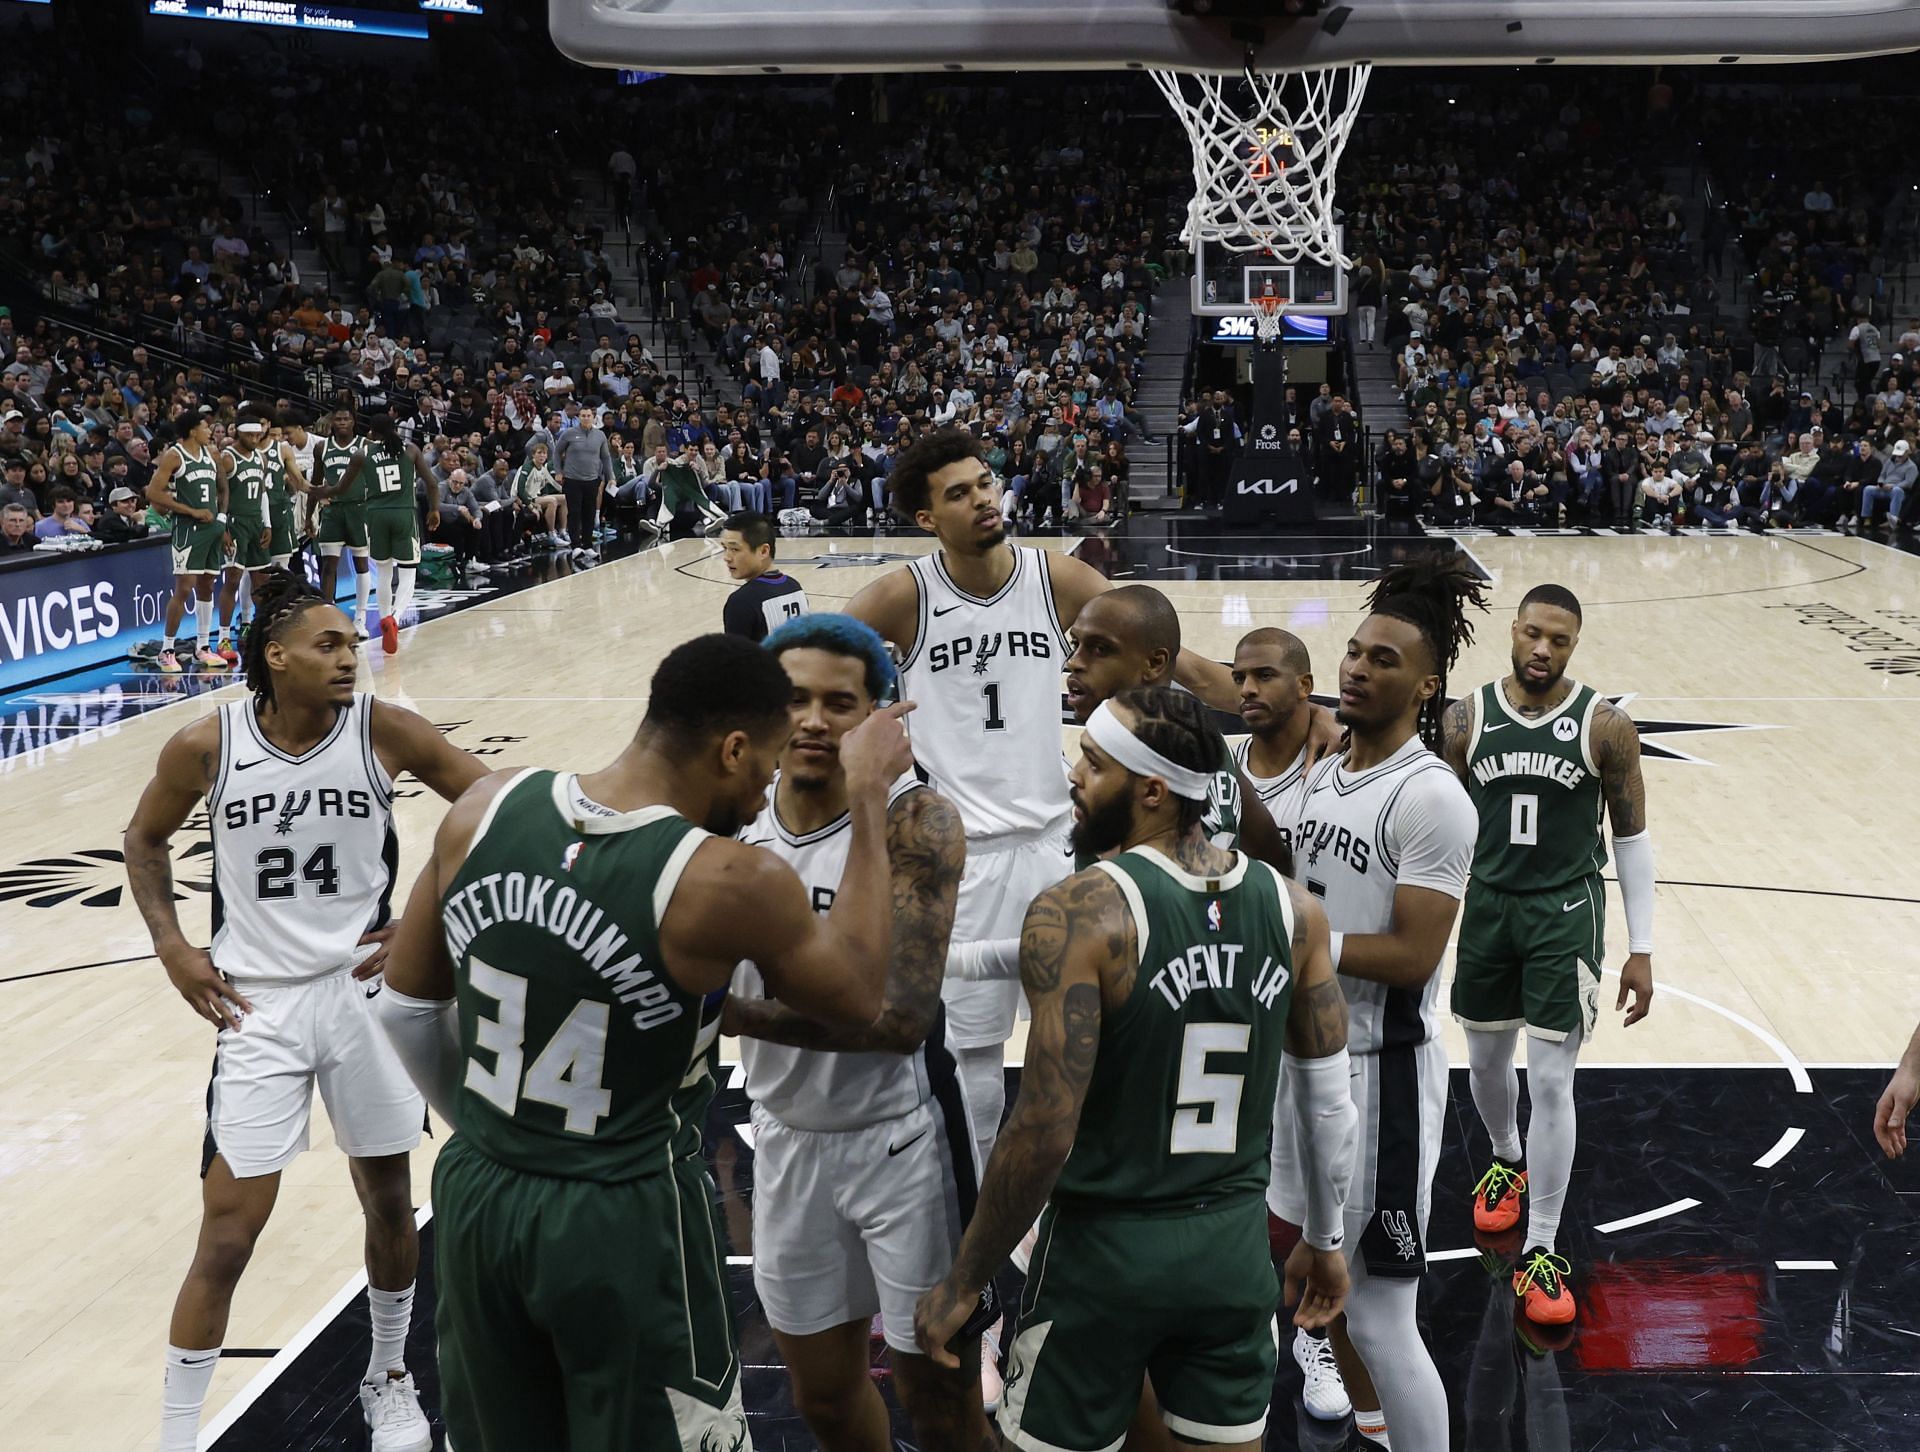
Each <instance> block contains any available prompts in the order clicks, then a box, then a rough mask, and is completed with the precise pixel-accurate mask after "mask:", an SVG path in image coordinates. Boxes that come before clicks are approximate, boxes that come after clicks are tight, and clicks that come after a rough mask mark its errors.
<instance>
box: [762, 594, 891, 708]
mask: <svg viewBox="0 0 1920 1452" xmlns="http://www.w3.org/2000/svg"><path fill="white" fill-rule="evenodd" d="M762 644H764V645H765V646H766V648H767V649H768V650H770V651H772V652H773V654H774V655H775V656H776V657H777V656H780V655H783V654H785V653H786V652H787V651H790V650H824V651H827V652H829V653H830V654H833V655H844V656H849V657H851V658H852V659H854V660H857V661H862V662H864V663H865V664H866V667H867V694H868V695H869V696H871V697H873V699H874V701H875V702H876V703H878V702H881V701H884V700H886V699H887V697H888V696H889V694H891V692H892V690H893V683H894V680H895V677H896V676H897V674H898V672H896V671H895V670H894V668H893V653H892V652H891V651H890V650H888V649H887V643H886V642H885V641H884V640H882V639H881V638H880V633H879V632H878V631H877V630H875V629H874V628H873V627H872V626H871V625H869V624H867V623H866V622H865V621H864V620H855V619H854V618H853V617H852V616H851V615H838V614H835V613H833V612H832V611H826V612H822V613H821V614H818V615H802V616H800V617H799V618H798V619H797V620H789V621H788V622H787V623H786V624H785V625H782V626H781V627H780V628H779V629H778V630H775V631H774V632H773V633H772V634H771V635H769V636H768V637H767V638H766V640H765V641H763V642H762Z"/></svg>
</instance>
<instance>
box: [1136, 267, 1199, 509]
mask: <svg viewBox="0 0 1920 1452" xmlns="http://www.w3.org/2000/svg"><path fill="white" fill-rule="evenodd" d="M1191 288H1192V280H1191V279H1190V278H1187V277H1184V276H1182V277H1168V278H1166V279H1164V280H1163V281H1162V282H1161V284H1160V286H1159V287H1158V288H1157V289H1156V290H1155V292H1154V294H1153V308H1152V313H1151V315H1150V317H1149V319H1148V326H1147V351H1146V356H1145V357H1144V359H1143V360H1142V363H1143V367H1142V370H1141V378H1140V386H1139V387H1138V388H1136V389H1135V390H1134V395H1133V406H1134V407H1135V408H1136V409H1137V410H1138V411H1139V412H1140V414H1141V416H1142V417H1144V418H1145V419H1146V421H1147V424H1148V426H1149V427H1150V428H1152V430H1153V432H1154V436H1155V437H1156V438H1158V439H1160V441H1161V442H1159V443H1157V444H1149V443H1147V442H1146V441H1145V440H1144V439H1132V440H1129V441H1128V443H1127V460H1128V463H1129V464H1130V465H1131V466H1132V467H1131V468H1130V469H1129V471H1128V485H1129V488H1130V490H1131V493H1132V500H1133V507H1134V508H1135V509H1172V508H1175V507H1177V505H1178V503H1179V501H1178V500H1177V499H1176V498H1175V497H1174V494H1173V480H1172V479H1171V478H1170V477H1169V476H1168V472H1167V445H1166V440H1167V439H1168V438H1169V437H1171V436H1172V433H1173V430H1174V428H1175V426H1176V425H1177V424H1178V423H1179V421H1180V404H1181V402H1182V399H1181V397H1180V383H1181V380H1182V379H1183V378H1185V377H1186V372H1187V353H1188V351H1189V350H1190V349H1191V348H1192V347H1193V294H1192V291H1191Z"/></svg>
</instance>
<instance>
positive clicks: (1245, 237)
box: [1153, 64, 1373, 269]
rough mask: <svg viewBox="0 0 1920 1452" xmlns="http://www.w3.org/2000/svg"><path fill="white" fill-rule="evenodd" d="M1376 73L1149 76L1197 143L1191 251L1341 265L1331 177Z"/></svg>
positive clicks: (1360, 68)
mask: <svg viewBox="0 0 1920 1452" xmlns="http://www.w3.org/2000/svg"><path fill="white" fill-rule="evenodd" d="M1372 74H1373V67H1372V66H1370V65H1365V64H1361V65H1351V66H1333V67H1329V68H1328V69H1325V70H1316V71H1276V72H1268V73H1264V74H1263V73H1261V72H1257V71H1248V72H1247V73H1246V74H1244V75H1239V76H1223V75H1190V74H1187V73H1186V72H1183V71H1164V70H1156V71H1155V72H1153V79H1154V81H1155V82H1156V83H1157V84H1158V85H1159V87H1160V90H1161V92H1162V93H1163V94H1164V95H1165V96H1166V98H1167V101H1168V103H1169V104H1171V105H1172V107H1173V111H1174V114H1175V115H1176V116H1178V117H1179V118H1180V124H1181V125H1182V126H1184V127H1185V128H1186V132H1187V139H1188V141H1189V142H1191V143H1192V145H1193V185H1194V191H1193V202H1192V204H1191V205H1190V206H1189V207H1188V209H1187V225H1186V228H1185V230H1184V231H1183V233H1182V234H1181V235H1182V237H1183V239H1184V240H1185V242H1186V243H1187V245H1188V246H1189V247H1191V246H1193V245H1194V244H1195V243H1196V242H1199V241H1204V242H1205V243H1206V244H1207V245H1208V246H1210V247H1212V246H1223V247H1226V248H1228V249H1229V250H1233V251H1263V252H1270V253H1272V254H1273V256H1274V258H1275V259H1276V260H1278V261H1280V262H1283V263H1286V262H1302V261H1308V260H1311V261H1314V262H1318V263H1321V264H1323V265H1325V266H1328V267H1338V268H1342V269H1344V268H1345V267H1346V265H1347V259H1346V258H1345V257H1343V256H1342V255H1341V253H1340V238H1339V230H1338V228H1337V227H1336V225H1335V222H1334V211H1333V183H1334V173H1335V171H1336V170H1337V168H1338V167H1339V164H1340V153H1341V152H1342V151H1344V150H1346V146H1347V137H1348V136H1349V135H1350V134H1351V133H1352V131H1353V123H1354V121H1355V119H1356V118H1357V117H1358V116H1359V114H1360V102H1361V100H1362V99H1363V98H1364V97H1365V96H1366V93H1367V81H1368V79H1369V78H1370V77H1371V76H1372Z"/></svg>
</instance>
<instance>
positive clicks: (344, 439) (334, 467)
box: [309, 408, 371, 640]
mask: <svg viewBox="0 0 1920 1452" xmlns="http://www.w3.org/2000/svg"><path fill="white" fill-rule="evenodd" d="M363 447H364V445H363V444H362V442H361V440H360V438H359V436H358V434H357V433H356V431H355V429H354V422H353V410H352V409H350V408H336V409H335V410H334V411H333V412H332V413H331V414H330V415H328V419H327V437H326V438H325V439H324V440H322V441H321V444H320V451H319V452H318V453H317V454H316V455H315V456H314V465H313V487H312V489H311V490H310V491H309V492H310V493H311V494H312V496H313V501H314V503H315V504H316V505H317V506H319V509H320V515H319V518H318V520H317V521H316V522H315V524H314V543H315V544H316V545H318V546H319V548H320V594H321V595H322V596H323V597H324V598H325V599H326V601H327V603H328V604H332V603H334V602H335V601H336V600H337V599H339V591H340V584H339V580H340V557H341V556H342V555H347V556H350V557H351V558H350V560H349V567H350V568H351V569H352V570H353V571H354V577H353V628H354V630H355V631H356V632H357V633H358V634H359V636H360V638H361V639H362V640H365V639H366V638H367V637H368V635H369V633H370V632H369V631H368V630H367V595H368V592H369V588H370V587H369V585H368V582H367V571H368V568H369V566H368V563H367V508H366V505H367V487H368V484H369V483H370V482H371V481H370V480H367V479H356V480H355V481H354V487H353V488H352V489H351V490H349V489H347V488H346V487H345V485H344V483H343V481H344V479H345V477H346V473H347V469H348V468H349V466H351V465H352V463H353V461H354V460H355V459H356V458H358V457H359V455H360V451H361V449H362V448H363Z"/></svg>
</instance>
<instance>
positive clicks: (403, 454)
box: [340, 413, 440, 655]
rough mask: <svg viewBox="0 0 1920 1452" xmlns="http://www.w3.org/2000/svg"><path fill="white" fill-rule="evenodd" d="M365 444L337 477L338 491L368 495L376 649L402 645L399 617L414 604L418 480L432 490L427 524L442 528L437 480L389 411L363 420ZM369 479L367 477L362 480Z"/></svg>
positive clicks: (389, 649) (417, 559) (417, 564)
mask: <svg viewBox="0 0 1920 1452" xmlns="http://www.w3.org/2000/svg"><path fill="white" fill-rule="evenodd" d="M367 435H368V437H367V439H366V440H365V441H364V447H363V448H362V450H361V452H360V453H359V454H358V455H357V456H356V457H355V458H354V460H353V462H352V463H350V464H348V465H347V470H346V473H345V474H343V475H341V477H340V491H341V493H342V494H343V495H350V494H353V493H355V492H356V491H358V492H360V493H363V494H364V495H365V496H366V501H367V502H366V504H365V505H364V506H363V507H362V511H361V512H362V514H363V516H364V517H365V520H366V531H367V554H368V555H369V557H370V558H371V559H372V560H373V570H374V588H375V589H376V590H377V591H378V603H379V606H380V648H381V649H382V650H384V651H385V652H386V653H387V654H388V655H392V654H393V653H394V652H395V651H397V650H398V649H400V622H401V621H402V620H404V619H406V616H407V612H408V611H409V610H411V609H412V608H413V579H414V572H415V571H416V570H418V569H419V568H420V510H419V506H418V505H417V503H416V502H415V499H414V484H415V481H416V480H419V479H425V480H427V481H428V487H429V488H430V489H431V490H432V491H433V492H432V495H431V496H430V497H429V499H428V500H427V528H428V529H438V528H439V527H440V485H439V481H437V480H436V479H434V476H433V471H432V469H431V468H430V467H429V466H428V464H427V460H426V456H425V455H424V454H422V453H421V452H420V446H419V445H418V444H412V443H408V442H407V441H406V440H405V439H403V438H401V437H400V426H399V425H398V424H397V423H395V422H394V418H393V415H392V414H390V413H381V414H375V415H374V416H373V417H372V418H371V419H369V420H367ZM363 481H370V482H363Z"/></svg>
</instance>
